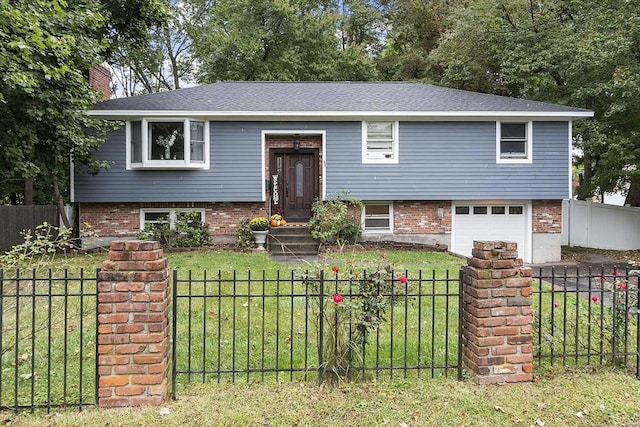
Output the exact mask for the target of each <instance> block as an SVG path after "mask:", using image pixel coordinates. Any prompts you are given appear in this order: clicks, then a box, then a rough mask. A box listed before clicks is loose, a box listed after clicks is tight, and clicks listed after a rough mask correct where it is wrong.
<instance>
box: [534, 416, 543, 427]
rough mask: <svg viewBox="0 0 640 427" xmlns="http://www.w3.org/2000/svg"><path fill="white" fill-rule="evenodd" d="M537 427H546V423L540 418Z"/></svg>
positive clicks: (537, 420)
mask: <svg viewBox="0 0 640 427" xmlns="http://www.w3.org/2000/svg"><path fill="white" fill-rule="evenodd" d="M536 425H537V426H538V427H544V426H545V423H544V421H542V420H541V419H540V418H536Z"/></svg>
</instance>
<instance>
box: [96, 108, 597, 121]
mask: <svg viewBox="0 0 640 427" xmlns="http://www.w3.org/2000/svg"><path fill="white" fill-rule="evenodd" d="M87 113H88V114H89V115H90V116H93V117H98V118H108V119H116V120H118V119H127V118H130V117H176V116H180V117H194V118H207V119H209V120H241V121H248V120H259V121H262V120H264V121H275V120H285V121H291V120H295V121H302V120H311V121H319V120H330V121H351V120H362V119H366V118H389V119H403V120H415V121H417V120H459V119H470V118H472V119H476V120H496V119H497V118H534V119H538V120H550V121H565V120H575V119H581V118H588V117H593V114H594V113H593V112H592V111H563V112H557V111H556V112H549V111H197V110H184V111H180V110H89V111H88V112H87Z"/></svg>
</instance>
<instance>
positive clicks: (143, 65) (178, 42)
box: [111, 1, 204, 96]
mask: <svg viewBox="0 0 640 427" xmlns="http://www.w3.org/2000/svg"><path fill="white" fill-rule="evenodd" d="M203 9H204V7H203V6H200V7H196V6H194V5H193V4H192V3H190V2H187V1H172V2H170V4H169V13H168V20H167V22H166V24H164V25H159V26H155V27H152V28H151V29H150V31H149V34H148V38H149V40H148V41H147V42H146V43H142V44H140V45H136V44H128V43H125V44H119V45H118V46H117V47H116V48H115V49H114V52H113V55H112V59H113V60H112V62H111V65H112V70H113V78H114V79H115V80H116V82H117V90H118V92H119V94H121V95H123V96H132V95H136V94H139V93H153V92H159V91H161V90H172V89H179V88H180V87H181V86H182V85H184V84H185V83H187V84H188V83H191V82H193V81H194V79H195V75H194V74H195V68H196V60H195V58H194V57H193V53H192V49H191V45H192V40H191V37H190V36H189V35H188V34H187V26H188V25H189V23H190V22H199V21H200V19H201V15H202V11H203Z"/></svg>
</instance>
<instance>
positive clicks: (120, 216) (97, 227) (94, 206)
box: [80, 202, 267, 237]
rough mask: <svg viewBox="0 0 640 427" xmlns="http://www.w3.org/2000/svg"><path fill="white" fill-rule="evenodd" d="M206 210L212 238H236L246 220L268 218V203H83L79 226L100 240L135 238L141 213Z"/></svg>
mask: <svg viewBox="0 0 640 427" xmlns="http://www.w3.org/2000/svg"><path fill="white" fill-rule="evenodd" d="M142 208H166V209H180V210H185V211H186V210H189V209H204V210H205V221H206V222H207V224H209V233H210V234H211V235H212V236H226V235H230V236H233V235H235V232H236V228H237V227H238V225H239V224H240V222H242V220H243V219H246V218H251V217H254V216H267V205H266V203H262V202H256V203H241V202H237V203H82V204H81V205H80V224H89V225H90V226H91V228H90V229H89V231H91V232H92V233H95V234H96V235H97V236H99V237H105V236H109V237H133V236H135V235H136V234H137V233H138V232H139V231H140V209H142Z"/></svg>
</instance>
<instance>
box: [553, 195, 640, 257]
mask: <svg viewBox="0 0 640 427" xmlns="http://www.w3.org/2000/svg"><path fill="white" fill-rule="evenodd" d="M562 244H563V245H567V246H582V247H585V248H597V249H616V250H632V249H640V208H632V207H624V206H613V205H605V204H602V203H594V202H588V201H583V200H564V201H563V202H562Z"/></svg>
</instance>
